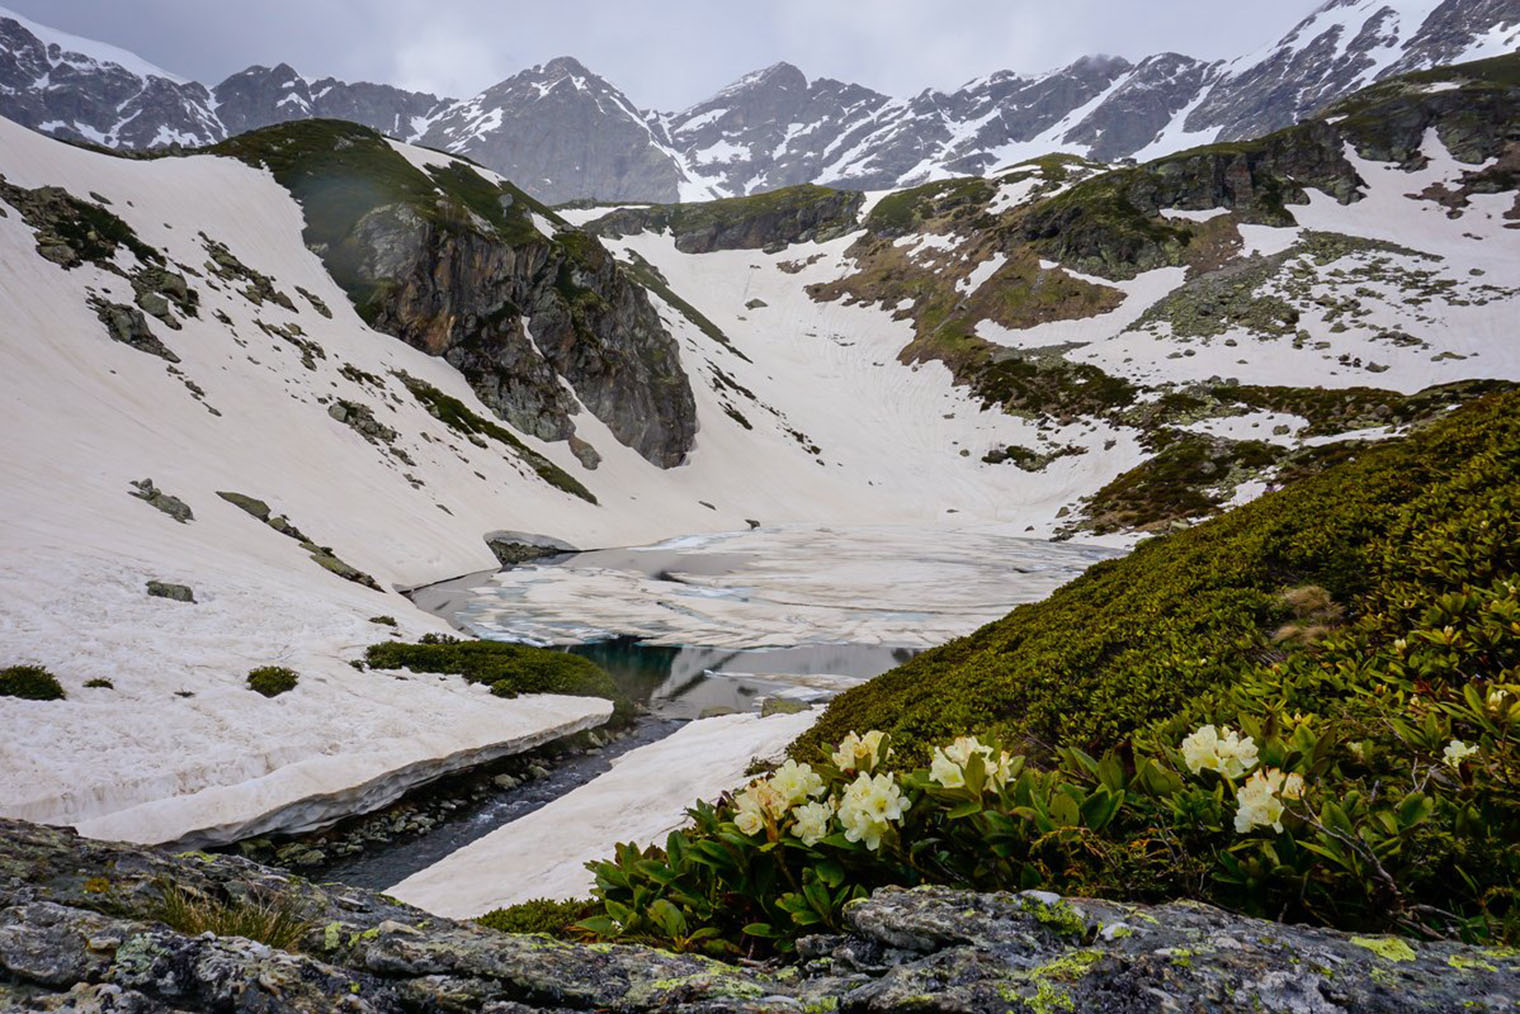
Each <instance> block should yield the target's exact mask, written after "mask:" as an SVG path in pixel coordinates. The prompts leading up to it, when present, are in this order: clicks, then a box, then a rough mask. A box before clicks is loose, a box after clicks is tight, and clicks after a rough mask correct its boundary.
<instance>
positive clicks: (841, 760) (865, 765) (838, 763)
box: [833, 729, 892, 771]
mask: <svg viewBox="0 0 1520 1014" xmlns="http://www.w3.org/2000/svg"><path fill="white" fill-rule="evenodd" d="M884 735H885V734H884V733H882V732H881V731H879V730H876V729H872V730H871V731H870V732H868V733H866V734H865V735H864V736H857V735H856V734H855V733H853V732H851V733H850V734H849V735H847V736H845V738H844V739H842V740H840V742H839V749H837V750H835V751H834V756H833V761H834V766H835V767H837V768H838V769H839V770H841V771H875V770H876V766H877V765H878V764H881V763H883V762H884V761H885V760H886V759H887V758H888V757H890V756H891V755H892V751H891V749H890V748H888V749H887V750H886V751H885V752H883V750H882V739H883V737H884Z"/></svg>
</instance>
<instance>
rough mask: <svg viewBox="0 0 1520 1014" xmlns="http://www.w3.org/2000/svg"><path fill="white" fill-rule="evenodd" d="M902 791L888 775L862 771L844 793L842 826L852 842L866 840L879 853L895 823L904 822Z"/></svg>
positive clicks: (840, 814)
mask: <svg viewBox="0 0 1520 1014" xmlns="http://www.w3.org/2000/svg"><path fill="white" fill-rule="evenodd" d="M902 815H903V798H902V790H901V789H900V788H898V787H897V783H896V782H895V781H893V780H892V776H891V775H888V774H880V775H875V776H874V777H873V776H871V775H868V774H866V773H865V772H864V771H862V772H861V773H860V774H859V775H858V776H857V777H856V779H855V780H854V781H853V782H851V783H850V784H849V786H848V787H847V788H846V789H845V790H844V798H843V799H842V800H840V803H839V824H840V826H841V827H843V828H844V836H845V837H846V838H847V839H849V840H850V841H863V842H865V844H866V848H868V849H870V850H871V851H872V852H875V851H876V850H877V849H878V848H880V847H881V838H882V835H884V834H886V832H887V830H888V829H889V828H890V826H891V824H892V822H893V821H898V820H902Z"/></svg>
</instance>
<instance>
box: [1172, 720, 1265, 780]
mask: <svg viewBox="0 0 1520 1014" xmlns="http://www.w3.org/2000/svg"><path fill="white" fill-rule="evenodd" d="M1256 759H1257V758H1256V741H1255V740H1253V739H1252V738H1251V737H1250V736H1242V735H1241V734H1240V733H1238V732H1236V731H1235V730H1234V729H1228V728H1227V729H1216V728H1215V727H1214V726H1212V725H1205V726H1203V727H1202V728H1200V729H1199V730H1198V731H1197V732H1195V733H1193V734H1192V735H1191V736H1189V737H1187V738H1186V739H1184V740H1183V741H1182V760H1183V762H1184V763H1185V764H1187V766H1188V770H1189V771H1191V772H1193V774H1195V775H1196V774H1198V773H1199V772H1200V771H1204V770H1208V771H1218V772H1219V773H1220V774H1222V775H1224V776H1225V777H1226V778H1239V777H1240V776H1241V775H1243V774H1245V773H1246V772H1247V771H1249V770H1251V769H1252V768H1254V767H1255V766H1256Z"/></svg>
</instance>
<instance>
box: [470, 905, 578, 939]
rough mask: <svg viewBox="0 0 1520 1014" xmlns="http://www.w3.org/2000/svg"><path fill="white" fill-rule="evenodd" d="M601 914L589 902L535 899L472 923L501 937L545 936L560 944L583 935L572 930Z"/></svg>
mask: <svg viewBox="0 0 1520 1014" xmlns="http://www.w3.org/2000/svg"><path fill="white" fill-rule="evenodd" d="M601 910H602V906H601V905H600V904H598V903H597V902H595V901H592V900H591V899H589V898H576V899H574V900H571V901H554V900H551V899H549V898H535V899H533V900H532V901H524V902H520V903H518V904H516V905H512V906H510V907H508V908H498V909H496V910H494V911H491V912H487V913H486V914H485V915H483V916H481V917H480V918H478V919H476V920H475V921H476V922H477V923H479V924H480V925H482V926H485V927H487V928H488V929H494V930H500V931H501V932H503V933H544V934H547V935H549V936H551V937H558V938H559V939H561V940H574V939H579V938H581V937H584V936H585V934H584V933H583V932H579V931H575V930H573V929H572V927H573V926H574V925H575V924H576V923H578V922H580V921H581V920H582V919H588V918H590V917H592V916H594V915H596V914H597V913H599V912H600V911H601Z"/></svg>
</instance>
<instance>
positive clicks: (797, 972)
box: [0, 821, 1520, 1014]
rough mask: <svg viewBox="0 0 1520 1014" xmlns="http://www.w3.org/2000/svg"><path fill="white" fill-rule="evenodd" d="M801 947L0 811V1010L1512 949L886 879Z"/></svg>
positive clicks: (1275, 981)
mask: <svg viewBox="0 0 1520 1014" xmlns="http://www.w3.org/2000/svg"><path fill="white" fill-rule="evenodd" d="M170 884H173V885H174V886H175V887H177V888H178V889H179V890H181V891H188V892H193V893H199V894H204V895H205V896H207V897H209V898H212V899H219V900H221V901H225V902H236V901H247V900H255V901H259V902H261V903H263V904H266V905H277V906H283V907H284V908H285V909H286V910H288V912H289V913H290V914H291V915H293V916H294V917H296V918H297V919H299V921H300V922H301V923H302V924H303V925H304V930H303V932H302V934H301V939H300V942H299V944H298V945H296V946H295V948H294V949H293V950H290V951H285V950H278V949H275V948H273V947H270V946H267V945H265V944H262V943H257V942H254V941H251V940H247V939H244V938H242V937H231V936H228V937H218V936H215V935H212V934H210V933H206V934H200V935H191V934H185V933H180V932H177V931H175V930H173V929H171V928H169V927H168V926H166V925H164V924H163V923H161V922H158V921H156V913H157V912H158V911H159V908H160V906H161V905H162V902H163V898H164V891H165V889H166V887H167V886H168V885H170ZM846 922H847V927H846V930H847V932H845V933H843V934H840V935H837V936H831V937H814V938H811V939H809V940H807V941H804V944H803V947H802V954H803V957H804V959H805V961H804V963H803V964H802V965H801V967H800V968H779V967H778V968H766V969H761V968H750V967H735V966H729V965H724V964H721V963H719V962H715V961H711V960H708V959H705V958H701V957H696V956H692V955H678V954H671V953H667V952H664V951H658V950H653V949H650V948H645V947H633V946H609V945H586V946H581V945H574V944H566V943H560V942H557V941H553V940H549V939H547V938H544V937H535V936H510V935H506V934H501V933H496V932H494V931H491V930H487V929H483V928H481V927H478V926H475V925H472V924H469V923H459V922H452V921H449V920H445V919H438V918H435V917H430V916H428V915H427V914H426V913H424V912H421V911H419V910H417V909H414V908H410V907H408V906H405V905H402V904H399V903H397V902H395V901H393V900H391V899H389V898H387V897H386V896H384V895H380V894H376V893H373V892H370V891H362V890H357V889H352V888H347V887H344V886H342V885H336V884H328V885H322V886H318V885H313V884H309V883H307V882H305V881H302V880H299V879H297V878H294V877H290V876H287V875H285V874H282V873H279V872H276V871H273V870H269V869H266V868H264V867H260V866H257V865H254V864H252V863H249V862H247V861H246V860H242V859H238V858H234V857H230V856H206V855H201V854H195V853H190V854H182V855H170V854H167V853H163V852H154V851H151V850H145V849H142V848H140V847H135V846H127V845H117V844H109V843H102V842H96V841H91V840H88V839H83V838H79V837H78V836H76V835H74V834H73V833H72V832H68V831H63V830H57V829H52V828H45V827H39V826H36V825H29V824H23V823H19V822H15V821H0V1011H92V1012H93V1011H101V1012H105V1011H112V1012H134V1014H138V1012H140V1014H149V1012H173V1011H233V1012H244V1011H248V1012H253V1011H258V1012H269V1014H278V1012H316V1011H324V1012H325V1011H354V1012H363V1011H376V1012H391V1011H396V1012H401V1011H414V1012H415V1011H424V1012H432V1011H481V1012H488V1014H522V1012H529V1011H593V1010H595V1011H618V1012H643V1011H680V1012H693V1014H696V1012H718V1011H736V1012H754V1014H759V1012H792V1014H803V1012H815V1011H835V1010H837V1011H841V1012H854V1011H862V1012H865V1011H944V1012H952V1011H955V1012H960V1011H966V1012H980V1011H986V1012H994V1011H995V1012H998V1014H1002V1012H1008V1011H1013V1012H1024V1011H1029V1012H1036V1014H1050V1012H1071V1014H1076V1012H1082V1011H1103V1012H1136V1014H1138V1012H1166V1011H1179V1012H1192V1011H1200V1012H1201V1011H1216V1012H1217V1011H1284V1012H1287V1011H1292V1012H1336V1011H1346V1012H1352V1011H1355V1012H1364V1011H1395V1012H1397V1011H1453V1012H1455V1011H1494V1012H1497V1011H1513V1010H1514V1009H1515V1008H1516V1005H1517V1004H1520V952H1515V951H1512V950H1503V949H1483V948H1475V947H1465V946H1462V945H1458V944H1451V943H1424V942H1412V941H1404V940H1398V939H1391V938H1382V937H1358V936H1353V935H1348V934H1341V933H1334V932H1330V931H1326V930H1315V929H1305V928H1301V927H1293V926H1284V925H1280V924H1277V923H1272V922H1267V921H1263V920H1258V919H1248V918H1244V917H1241V916H1235V915H1230V914H1228V913H1225V912H1221V911H1219V910H1217V909H1213V908H1209V907H1206V906H1202V905H1192V904H1171V905H1159V906H1127V905H1117V904H1112V903H1109V902H1101V901H1089V900H1077V899H1073V900H1066V901H1063V900H1061V899H1059V898H1057V897H1055V896H1054V895H1044V894H1040V893H1037V892H1026V893H1024V894H1021V895H1009V894H989V895H977V894H970V893H966V892H960V891H954V890H951V889H947V888H921V889H917V890H901V889H892V888H889V889H884V890H881V891H878V892H877V893H876V895H875V896H873V897H872V898H871V899H869V900H867V901H864V902H861V903H860V904H858V905H856V906H854V907H852V908H851V909H850V911H849V913H848V914H847V918H846Z"/></svg>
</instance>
